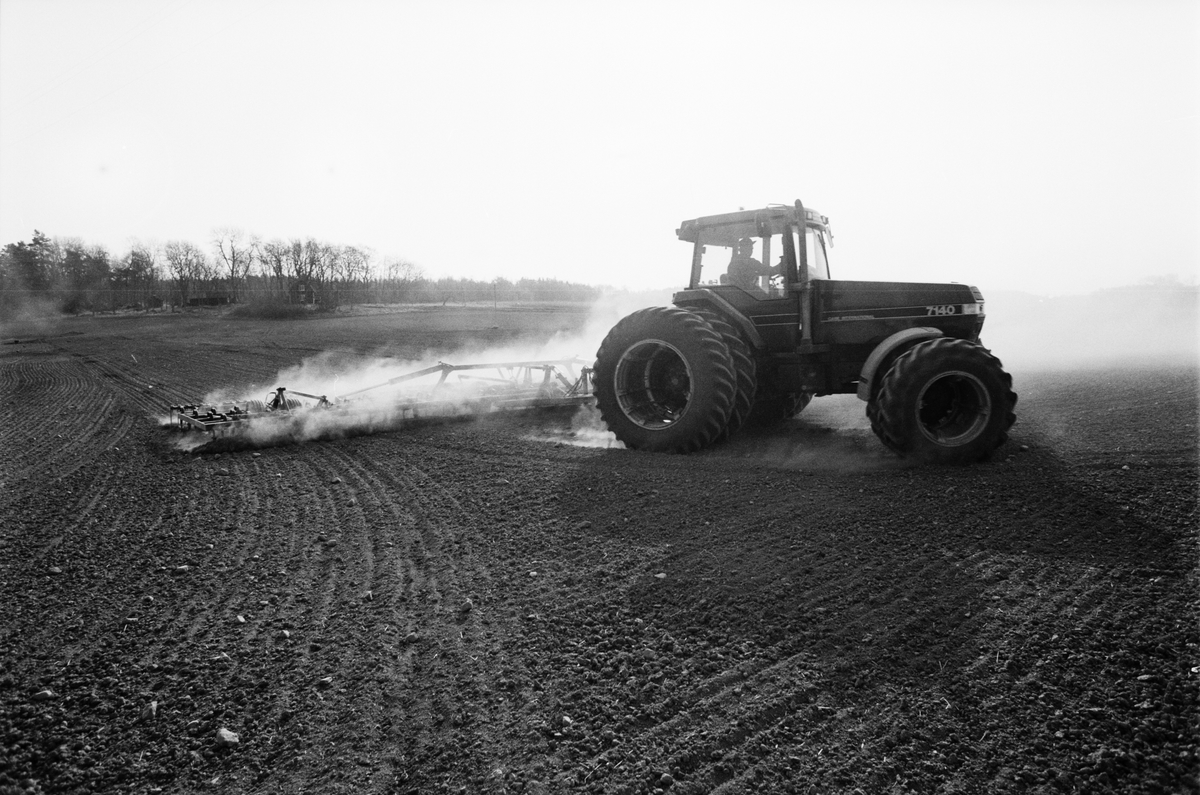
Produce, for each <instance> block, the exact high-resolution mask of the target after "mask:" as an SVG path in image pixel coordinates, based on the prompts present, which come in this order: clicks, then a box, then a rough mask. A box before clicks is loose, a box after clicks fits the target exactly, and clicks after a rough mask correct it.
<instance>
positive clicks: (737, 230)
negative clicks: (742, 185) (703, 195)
mask: <svg viewBox="0 0 1200 795" xmlns="http://www.w3.org/2000/svg"><path fill="white" fill-rule="evenodd" d="M799 213H800V202H796V204H795V205H794V206H789V205H786V204H772V205H770V206H768V207H764V208H763V209H761V210H739V211H738V212H736V213H724V214H722V215H706V216H704V217H702V218H693V219H692V220H690V221H684V222H683V223H682V224H680V225H679V228H678V229H677V230H675V234H677V235H679V239H680V240H686V241H688V242H689V243H695V242H696V240H697V239H698V238H699V237H700V236H701V235H702V234H703V237H704V242H705V243H706V244H712V245H717V246H733V245H735V244H736V243H737V242H738V241H739V240H741V239H742V238H744V237H762V236H764V235H777V234H780V233H782V232H783V231H784V230H786V229H787V228H788V227H789V226H792V225H795V224H797V223H798V222H799V220H800V216H799ZM804 223H805V225H806V226H811V227H816V228H818V229H820V230H822V231H825V232H828V231H829V219H828V218H827V217H825V216H824V215H821V214H820V213H819V212H817V211H816V210H813V209H811V208H809V207H805V208H804Z"/></svg>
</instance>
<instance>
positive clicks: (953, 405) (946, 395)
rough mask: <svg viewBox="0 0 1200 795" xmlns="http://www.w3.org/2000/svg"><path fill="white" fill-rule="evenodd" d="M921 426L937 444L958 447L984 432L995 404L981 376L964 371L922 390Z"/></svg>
mask: <svg viewBox="0 0 1200 795" xmlns="http://www.w3.org/2000/svg"><path fill="white" fill-rule="evenodd" d="M917 407H918V408H917V426H918V427H919V428H920V429H921V433H922V434H923V435H924V436H925V438H926V439H929V440H930V441H931V442H934V443H935V444H940V445H945V446H947V447H956V446H958V445H962V444H965V443H967V442H969V441H970V440H971V439H973V438H975V437H976V436H978V435H979V434H980V433H982V432H983V429H984V428H985V427H986V426H987V423H988V418H989V417H990V416H991V414H992V401H991V398H990V396H989V395H988V391H987V389H986V388H985V387H984V385H983V382H982V381H980V380H979V378H978V376H975V375H973V374H971V373H967V372H963V371H961V370H952V371H948V372H945V373H942V374H940V375H938V377H937V378H934V379H933V380H931V381H930V382H929V383H928V384H926V385H925V388H924V389H922V390H921V394H920V397H919V398H918V400H917Z"/></svg>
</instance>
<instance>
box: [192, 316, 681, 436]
mask: <svg viewBox="0 0 1200 795" xmlns="http://www.w3.org/2000/svg"><path fill="white" fill-rule="evenodd" d="M669 300H670V294H669V293H663V294H618V295H612V296H607V297H605V298H602V299H601V300H599V301H598V302H597V303H596V304H594V305H593V306H592V308H591V309H590V311H589V313H588V316H587V318H586V320H585V321H584V323H583V324H582V327H581V328H579V329H576V330H573V331H569V332H558V333H556V334H555V335H554V336H552V337H550V338H549V339H547V340H544V341H542V342H534V343H529V342H523V343H511V344H505V345H487V344H485V343H480V344H475V345H468V346H465V347H463V348H460V349H459V350H457V351H454V352H452V353H446V354H444V355H439V356H437V357H436V358H434V357H429V358H422V359H416V360H401V359H395V358H368V359H364V358H362V357H360V356H357V355H348V354H346V353H343V352H337V351H327V352H323V353H321V354H318V355H316V356H313V357H310V358H308V359H305V360H304V361H303V362H301V363H300V364H299V365H296V366H294V367H289V368H286V369H284V370H282V371H280V372H279V373H277V374H276V375H275V377H274V378H272V379H271V380H270V381H268V382H263V383H256V384H246V385H244V386H241V387H237V388H225V389H221V390H215V391H212V392H210V393H209V394H207V395H206V396H205V397H204V399H203V401H201V402H202V403H203V404H204V405H205V406H214V407H217V409H218V410H221V411H224V410H227V409H228V407H230V406H231V405H234V404H237V405H239V406H242V407H244V406H245V405H246V401H247V400H258V401H262V402H263V403H264V404H266V403H269V402H270V401H271V399H272V398H273V397H274V396H275V390H276V389H277V388H278V387H284V388H285V389H286V390H287V392H286V394H287V396H288V397H289V398H294V399H296V400H298V401H299V404H300V406H301V407H303V408H305V409H306V410H304V411H297V412H294V413H293V412H282V411H281V412H275V413H272V414H269V415H267V416H265V417H261V418H256V419H255V420H254V421H253V422H251V423H248V424H247V425H246V427H245V428H244V429H242V430H241V432H240V433H239V434H238V439H236V440H235V439H232V438H231V439H227V440H224V441H222V440H217V444H210V443H208V441H207V439H200V440H196V439H194V438H189V439H184V440H181V442H180V446H181V448H182V449H191V450H197V449H201V448H202V449H204V450H210V449H215V448H218V447H225V448H228V449H232V448H234V447H236V446H238V445H241V446H246V447H265V446H272V445H278V444H289V443H299V442H306V441H311V440H316V439H331V438H338V437H342V436H348V435H361V434H366V433H376V432H380V431H385V430H391V429H394V428H397V427H400V426H401V425H404V424H405V423H408V422H412V421H414V420H429V419H440V420H446V419H455V418H463V417H472V416H477V415H479V414H482V413H487V412H489V411H491V410H492V409H493V408H494V407H495V405H497V404H498V403H499V401H501V400H503V398H504V397H505V396H506V395H507V394H509V390H511V389H512V388H514V387H515V386H517V384H514V383H513V382H512V381H509V382H507V383H505V382H504V379H506V378H511V377H513V376H515V375H518V374H519V372H518V371H515V370H512V369H505V370H471V371H456V372H453V373H450V374H449V375H448V376H447V377H446V378H445V380H444V381H442V382H441V383H439V379H441V377H442V373H441V372H431V373H429V374H427V375H424V376H421V377H419V378H414V379H412V380H406V381H404V382H403V383H396V384H388V382H389V381H391V380H393V379H397V378H399V377H402V376H407V375H410V374H415V373H418V372H420V371H422V370H426V369H431V368H434V367H436V366H438V365H440V364H442V363H445V364H450V365H478V364H502V363H519V362H561V363H564V364H562V365H561V366H560V372H561V373H562V374H563V376H564V377H565V378H566V379H567V381H568V382H572V381H573V380H574V379H575V378H577V377H578V376H579V375H580V373H581V370H582V367H584V366H587V367H590V366H591V365H592V363H593V359H594V356H595V352H596V349H597V348H598V347H599V346H600V342H601V341H602V340H603V338H604V335H605V334H607V333H608V330H609V329H610V328H611V327H612V326H613V325H614V324H615V323H616V322H617V321H618V320H620V319H621V318H622V317H624V316H625V315H626V314H628V313H629V312H631V311H633V310H634V309H638V308H642V307H644V306H648V305H650V304H651V303H653V302H655V301H658V302H662V303H666V302H669ZM534 373H535V375H534V380H533V381H531V382H530V384H529V386H530V387H531V388H533V389H535V390H536V388H537V387H538V385H539V384H540V379H541V378H542V373H541V372H540V371H534ZM524 384H525V382H523V381H522V382H521V384H520V385H521V386H524ZM548 386H549V392H548V395H549V396H550V397H558V396H562V395H565V394H566V392H567V391H569V390H568V387H569V384H565V383H563V382H562V381H560V380H558V379H554V380H553V381H552V383H550V384H549V385H548ZM298 393H304V395H308V396H309V397H305V396H303V395H301V394H298ZM312 396H317V397H316V398H314V397H312ZM322 397H323V398H327V399H328V401H329V402H331V403H333V404H334V406H333V408H321V407H318V405H319V403H320V400H319V398H322ZM414 403H416V404H419V405H420V408H414V407H413V406H414ZM573 425H574V427H573V428H572V429H571V430H570V431H568V432H567V433H566V434H564V438H563V439H562V440H561V441H563V442H565V443H570V444H580V445H588V446H606V447H607V446H618V445H619V443H617V442H616V440H615V437H612V435H611V434H608V432H607V431H606V430H604V429H603V424H602V423H600V421H599V418H598V416H595V413H594V412H591V413H589V412H587V411H581V412H580V413H579V414H578V416H577V417H576V418H575V419H574V420H573Z"/></svg>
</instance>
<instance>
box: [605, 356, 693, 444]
mask: <svg viewBox="0 0 1200 795" xmlns="http://www.w3.org/2000/svg"><path fill="white" fill-rule="evenodd" d="M613 386H614V392H615V393H616V398H617V405H619V406H620V407H621V411H622V412H623V413H624V414H625V416H626V417H628V418H629V420H630V422H632V423H634V424H635V425H638V426H639V427H641V428H645V429H646V430H661V429H663V428H667V427H670V426H671V425H673V424H675V423H676V422H678V421H679V420H680V419H682V418H683V415H684V414H685V413H687V408H688V403H689V400H690V398H691V394H692V371H691V368H690V367H689V366H688V363H687V360H686V359H685V358H684V356H683V354H681V353H680V352H679V349H678V348H676V347H675V346H674V345H671V344H670V343H668V342H664V341H663V340H653V339H651V340H642V341H641V342H638V343H636V344H635V345H631V346H630V347H629V348H627V349H626V350H625V352H624V353H623V354H622V355H621V358H620V360H619V361H618V362H617V366H616V369H615V371H614V373H613Z"/></svg>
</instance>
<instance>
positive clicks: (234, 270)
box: [213, 227, 258, 302]
mask: <svg viewBox="0 0 1200 795" xmlns="http://www.w3.org/2000/svg"><path fill="white" fill-rule="evenodd" d="M213 234H214V237H213V246H214V247H215V248H216V251H217V257H218V261H219V262H220V264H221V266H222V269H223V270H224V272H225V278H226V279H227V280H228V284H229V298H230V300H231V301H234V302H236V301H237V297H238V287H239V286H240V285H241V283H242V282H244V281H245V280H246V277H247V276H248V275H249V274H250V268H251V267H252V266H253V265H254V261H255V259H256V258H257V255H258V239H257V238H255V237H247V236H246V233H245V232H243V231H242V230H240V229H234V228H231V227H224V228H221V229H217V230H215V231H214V232H213Z"/></svg>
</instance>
